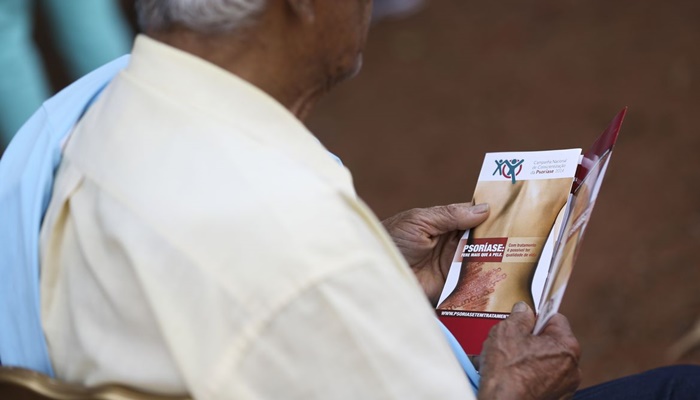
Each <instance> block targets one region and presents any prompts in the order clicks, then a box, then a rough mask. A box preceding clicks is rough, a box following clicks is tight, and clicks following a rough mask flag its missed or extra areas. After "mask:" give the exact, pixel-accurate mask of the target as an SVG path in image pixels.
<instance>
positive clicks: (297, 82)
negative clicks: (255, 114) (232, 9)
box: [149, 28, 327, 121]
mask: <svg viewBox="0 0 700 400" xmlns="http://www.w3.org/2000/svg"><path fill="white" fill-rule="evenodd" d="M256 33H257V32H256V31H254V30H246V31H237V32H236V33H235V34H232V33H222V34H203V33H198V32H193V31H191V30H187V29H184V28H172V29H169V30H168V31H165V32H156V33H149V35H150V36H151V37H153V38H154V39H156V40H158V41H161V42H163V43H166V44H168V45H170V46H173V47H176V48H178V49H180V50H183V51H186V52H188V53H191V54H193V55H195V56H198V57H200V58H202V59H204V60H207V61H209V62H211V63H212V64H215V65H217V66H219V67H221V68H223V69H225V70H227V71H229V72H231V73H233V74H235V75H236V76H238V77H240V78H242V79H245V80H246V81H248V82H250V83H251V84H253V85H255V86H257V87H258V88H260V89H261V90H263V91H264V92H266V93H267V94H269V95H270V96H272V97H273V98H274V99H276V100H277V101H278V102H279V103H280V104H282V105H283V106H284V107H286V108H287V109H288V110H289V111H290V112H291V113H292V114H294V115H295V116H296V117H297V118H298V119H299V120H301V121H304V120H305V119H306V117H307V116H308V115H309V114H310V112H311V110H312V108H313V106H314V105H315V103H316V101H317V100H318V99H319V98H320V97H321V96H322V95H323V94H324V93H325V92H326V91H327V84H326V83H325V81H324V80H322V79H318V76H319V74H317V73H314V72H316V71H314V70H311V69H309V68H308V67H305V65H304V62H303V60H300V59H298V58H297V57H296V56H295V55H294V54H289V53H290V51H289V47H288V46H287V47H285V46H284V43H280V41H276V40H270V39H269V38H266V37H264V36H262V35H259V34H256Z"/></svg>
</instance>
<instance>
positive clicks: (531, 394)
mask: <svg viewBox="0 0 700 400" xmlns="http://www.w3.org/2000/svg"><path fill="white" fill-rule="evenodd" d="M137 8H138V11H139V15H140V20H141V24H142V26H143V28H144V30H145V32H146V35H145V36H140V37H138V38H137V39H136V43H135V45H134V48H133V52H132V56H131V59H130V61H129V64H128V66H127V67H126V68H125V69H124V70H123V71H122V72H120V73H119V74H118V75H117V76H116V77H115V78H114V79H113V80H112V81H111V83H110V84H109V85H108V86H107V88H106V89H105V90H104V92H102V93H101V94H100V95H99V97H98V98H97V99H96V101H95V102H94V103H92V104H91V105H90V107H89V109H88V110H87V112H86V113H85V114H84V115H83V116H82V118H80V121H79V122H78V123H77V125H76V126H75V128H73V129H72V132H71V136H70V138H69V139H68V140H67V142H66V143H65V150H64V151H63V158H62V161H61V162H60V166H59V168H58V170H57V172H56V177H55V179H56V180H55V185H54V187H53V194H52V196H51V199H50V203H49V205H48V211H47V212H46V215H45V217H44V218H43V224H42V226H41V237H40V250H41V324H42V326H43V332H44V333H45V336H46V341H47V343H48V355H49V356H50V361H51V364H52V366H53V369H54V371H55V373H56V375H57V376H58V377H59V378H60V379H62V380H66V381H70V382H77V383H83V384H86V385H96V384H100V383H105V382H120V383H124V384H127V385H130V386H134V387H137V388H140V389H144V390H148V391H152V392H159V393H163V394H185V393H188V394H190V395H192V396H194V397H195V398H201V399H324V400H328V399H380V398H381V399H426V400H427V399H430V400H432V399H470V398H473V397H474V393H473V392H472V390H471V388H470V385H469V380H468V379H467V377H466V376H465V374H464V372H463V371H462V370H461V369H460V367H459V364H458V363H457V361H456V358H455V357H454V355H453V354H452V352H451V351H450V348H449V346H448V344H447V343H446V341H445V338H444V336H443V335H442V333H441V331H440V329H439V327H438V325H437V322H436V319H435V316H434V312H433V309H432V307H431V301H432V302H433V303H434V302H435V300H436V297H437V295H438V292H439V289H440V287H441V286H442V284H443V282H444V277H445V272H446V268H447V267H448V265H449V259H450V257H451V255H452V254H453V251H454V249H455V246H456V243H457V240H456V239H457V238H458V237H459V231H460V230H463V229H467V228H471V227H474V226H475V225H477V224H479V223H480V222H482V221H484V220H485V219H486V217H487V216H488V206H487V205H483V204H482V205H475V206H472V205H471V204H457V205H451V206H446V207H435V208H431V209H423V210H412V211H409V212H406V213H402V214H399V215H397V216H395V217H393V218H391V219H389V220H387V221H385V223H384V225H382V224H381V223H380V222H379V221H378V220H377V218H376V217H375V216H374V214H372V212H371V211H370V210H369V209H368V208H367V207H366V206H365V205H364V203H362V201H361V200H359V199H358V197H357V196H356V193H355V190H354V188H353V184H352V180H351V176H350V174H349V172H348V171H347V170H346V169H345V168H344V167H342V166H341V165H340V164H339V163H338V162H336V160H334V159H333V158H332V157H331V156H330V155H329V154H328V153H327V151H326V150H325V149H324V147H323V146H322V145H321V144H320V143H319V142H318V140H317V139H316V138H315V137H314V136H313V135H312V134H311V133H310V132H309V131H308V130H307V129H306V128H305V126H304V125H303V123H302V121H303V120H304V118H305V117H306V116H307V115H308V113H309V112H310V110H311V108H312V106H313V104H314V102H315V101H316V100H317V99H318V98H319V96H321V95H322V94H324V93H325V92H326V91H328V90H329V89H330V88H331V87H333V86H334V85H335V84H336V83H339V82H341V81H343V80H345V79H347V78H349V77H352V76H353V75H355V74H356V73H357V72H358V71H359V69H360V67H361V65H362V49H363V45H364V42H365V38H366V34H367V26H368V20H369V16H370V11H371V0H344V1H337V0H168V1H162V0H140V1H138V2H137ZM12 152H13V148H12V147H11V148H10V149H9V150H8V153H12ZM0 167H2V165H1V164H0ZM0 172H2V168H0ZM513 311H514V312H513V314H512V315H511V317H509V318H508V319H507V320H505V321H504V322H502V323H501V324H499V325H498V326H497V327H496V328H495V329H494V330H493V331H492V333H491V337H490V339H489V340H488V341H487V343H486V344H485V346H484V353H483V354H482V359H481V385H480V390H479V393H478V395H479V398H481V399H539V398H560V397H566V396H570V395H571V394H572V393H573V392H574V390H575V389H576V387H577V386H578V383H579V371H578V359H579V349H578V344H577V342H576V339H575V337H574V336H573V334H572V332H571V330H570V328H569V326H568V323H567V322H566V319H565V318H564V317H563V316H561V315H558V316H556V317H555V318H553V319H552V321H551V322H550V323H549V325H548V326H547V328H546V329H545V331H544V333H543V334H542V335H540V336H533V335H531V333H530V332H531V331H532V327H533V324H534V315H533V313H532V311H531V310H530V309H529V308H528V307H527V306H526V305H525V304H524V303H518V304H517V305H516V306H515V307H514V310H513ZM0 356H2V354H0ZM623 386H624V387H629V386H631V385H630V384H625V385H623ZM632 386H633V385H632ZM658 386H659V387H661V386H662V385H658ZM663 387H665V386H663ZM596 393H598V392H596Z"/></svg>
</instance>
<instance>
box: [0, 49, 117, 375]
mask: <svg viewBox="0 0 700 400" xmlns="http://www.w3.org/2000/svg"><path fill="white" fill-rule="evenodd" d="M128 60H129V57H128V56H124V57H121V58H118V59H116V60H114V61H112V62H110V63H109V64H107V65H105V66H103V67H101V68H99V69H97V70H95V71H93V72H92V73H90V74H88V75H86V76H85V77H83V78H81V79H80V80H78V81H77V82H75V83H73V84H72V85H71V86H69V87H67V88H66V89H64V90H63V91H61V92H60V93H59V94H57V95H56V96H54V97H52V98H51V99H49V100H47V101H46V102H45V103H44V104H43V105H42V106H41V108H40V109H39V110H38V111H37V112H35V113H34V115H32V117H31V118H30V119H29V120H28V121H27V122H26V123H25V124H24V126H22V128H21V129H20V130H19V132H17V135H16V136H15V138H14V139H13V140H12V142H11V143H10V146H9V147H8V148H7V150H6V151H5V154H4V155H3V158H2V160H0V277H2V279H0V362H2V364H3V365H12V366H19V367H24V368H29V369H32V370H35V371H39V372H42V373H45V374H48V375H53V371H52V368H51V361H50V359H49V356H48V351H47V347H46V340H45V338H44V334H43V330H42V328H41V318H40V302H39V230H40V228H41V222H42V219H43V217H44V213H45V212H46V208H47V207H48V203H49V200H50V198H51V189H52V186H53V179H54V173H55V170H56V168H57V167H58V164H59V162H60V161H61V142H62V140H63V139H64V138H65V137H66V135H67V134H68V133H69V132H70V131H71V128H72V127H73V126H74V125H75V123H76V122H77V121H78V120H79V119H80V117H81V116H82V114H83V112H84V111H85V109H86V108H87V107H88V106H89V105H90V103H91V102H92V100H93V99H94V98H95V97H96V96H97V95H98V94H99V93H100V92H101V91H102V89H103V88H104V87H105V86H106V85H107V83H109V82H110V81H111V80H112V78H113V77H114V76H115V75H116V74H117V72H119V71H120V70H121V69H123V68H124V67H125V66H126V64H127V62H128Z"/></svg>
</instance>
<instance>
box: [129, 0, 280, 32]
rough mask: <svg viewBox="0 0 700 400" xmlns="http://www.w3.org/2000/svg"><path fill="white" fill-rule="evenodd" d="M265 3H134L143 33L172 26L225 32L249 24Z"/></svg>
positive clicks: (190, 0)
mask: <svg viewBox="0 0 700 400" xmlns="http://www.w3.org/2000/svg"><path fill="white" fill-rule="evenodd" d="M266 4H267V0H137V1H136V11H137V13H138V16H139V25H141V29H143V30H162V29H166V28H168V27H170V26H172V25H174V24H178V25H183V26H186V27H188V28H190V29H192V30H195V31H199V32H225V31H230V30H234V29H236V28H240V27H242V26H245V25H247V24H250V23H251V21H252V19H253V18H254V17H255V16H257V15H258V13H260V12H261V11H262V10H263V8H264V7H265V5H266Z"/></svg>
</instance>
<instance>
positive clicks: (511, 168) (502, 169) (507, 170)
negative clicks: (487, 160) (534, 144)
mask: <svg viewBox="0 0 700 400" xmlns="http://www.w3.org/2000/svg"><path fill="white" fill-rule="evenodd" d="M495 161H496V170H495V171H493V174H491V175H492V176H493V175H496V174H498V175H501V176H502V177H504V178H506V179H510V180H511V181H512V182H513V184H515V177H516V176H518V175H520V173H521V172H522V171H523V163H524V162H525V159H521V160H518V159H515V158H514V159H512V160H495Z"/></svg>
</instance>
